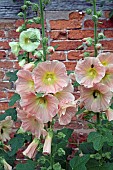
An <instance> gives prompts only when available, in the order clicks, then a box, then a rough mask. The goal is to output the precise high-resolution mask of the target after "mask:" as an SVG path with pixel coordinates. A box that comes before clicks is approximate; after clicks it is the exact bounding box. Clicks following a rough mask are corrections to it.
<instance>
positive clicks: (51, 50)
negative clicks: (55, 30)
mask: <svg viewBox="0 0 113 170" xmlns="http://www.w3.org/2000/svg"><path fill="white" fill-rule="evenodd" d="M54 51H55V49H54V47H52V46H49V47H48V48H47V54H53V53H54Z"/></svg>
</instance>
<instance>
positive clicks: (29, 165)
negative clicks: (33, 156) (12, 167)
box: [16, 160, 36, 170]
mask: <svg viewBox="0 0 113 170" xmlns="http://www.w3.org/2000/svg"><path fill="white" fill-rule="evenodd" d="M35 166H36V164H35V162H34V161H32V160H28V161H27V162H26V163H25V164H18V165H17V166H16V170H35Z"/></svg>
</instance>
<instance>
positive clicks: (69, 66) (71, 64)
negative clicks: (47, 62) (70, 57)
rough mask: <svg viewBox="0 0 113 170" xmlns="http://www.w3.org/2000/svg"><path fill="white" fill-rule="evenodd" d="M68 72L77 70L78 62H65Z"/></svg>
mask: <svg viewBox="0 0 113 170" xmlns="http://www.w3.org/2000/svg"><path fill="white" fill-rule="evenodd" d="M64 64H65V66H66V69H67V70H75V66H76V62H74V61H73V62H67V61H65V62H64Z"/></svg>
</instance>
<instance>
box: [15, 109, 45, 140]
mask: <svg viewBox="0 0 113 170" xmlns="http://www.w3.org/2000/svg"><path fill="white" fill-rule="evenodd" d="M17 113H18V114H17V116H18V118H19V119H20V120H21V121H22V124H21V127H22V128H23V130H24V131H26V132H27V131H30V132H31V133H32V134H33V135H35V136H36V137H37V138H38V139H39V138H40V136H41V134H42V135H43V136H46V134H47V132H46V130H45V129H44V124H43V123H42V122H41V121H40V120H39V119H37V118H36V117H35V116H34V115H31V114H30V113H28V112H26V111H24V110H20V109H17Z"/></svg>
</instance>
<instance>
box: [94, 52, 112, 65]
mask: <svg viewBox="0 0 113 170" xmlns="http://www.w3.org/2000/svg"><path fill="white" fill-rule="evenodd" d="M97 58H98V59H99V60H100V62H101V63H102V65H103V66H105V67H108V66H109V65H111V64H113V53H109V52H107V53H100V54H99V55H98V56H97Z"/></svg>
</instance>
